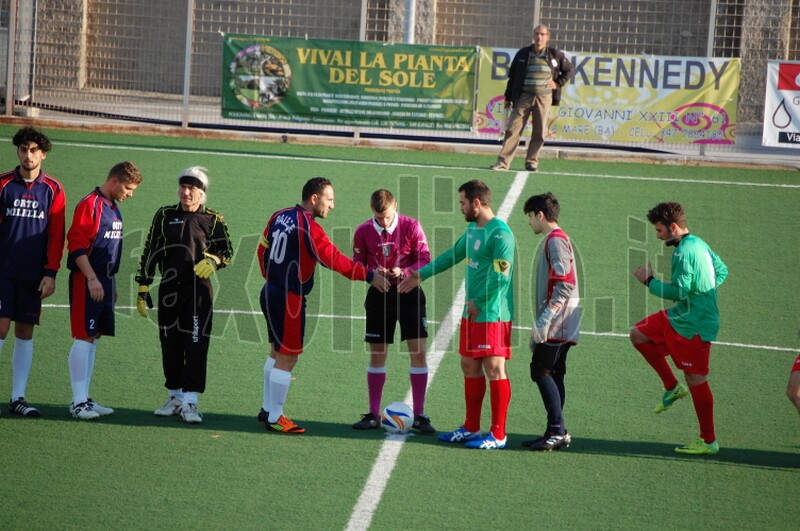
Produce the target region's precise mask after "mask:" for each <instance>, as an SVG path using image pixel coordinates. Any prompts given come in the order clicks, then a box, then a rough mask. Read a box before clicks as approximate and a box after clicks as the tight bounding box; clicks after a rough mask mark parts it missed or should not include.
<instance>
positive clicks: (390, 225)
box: [353, 189, 436, 434]
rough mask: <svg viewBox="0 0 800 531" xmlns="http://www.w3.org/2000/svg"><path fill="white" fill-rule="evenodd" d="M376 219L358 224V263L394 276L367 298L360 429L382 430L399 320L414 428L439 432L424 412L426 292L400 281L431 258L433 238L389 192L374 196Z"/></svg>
mask: <svg viewBox="0 0 800 531" xmlns="http://www.w3.org/2000/svg"><path fill="white" fill-rule="evenodd" d="M370 207H371V209H372V219H369V220H367V221H365V222H364V223H362V224H361V225H359V226H358V228H357V229H356V232H355V235H354V236H353V261H355V262H358V263H359V264H362V265H364V266H367V267H368V268H370V269H377V270H378V271H379V272H380V273H381V274H382V275H384V276H385V277H386V278H388V279H389V282H390V283H391V287H390V288H389V291H387V292H386V293H382V292H380V291H379V290H377V289H375V288H370V289H369V291H368V292H367V298H366V300H365V301H364V308H366V310H367V325H366V332H365V336H364V340H365V341H366V342H367V343H369V352H370V356H369V366H368V367H367V390H368V393H369V412H368V413H366V414H364V415H363V416H362V417H361V420H360V421H358V422H356V423H355V424H353V428H354V429H357V430H369V429H374V428H379V427H380V425H381V416H380V413H381V398H382V397H383V386H384V383H385V382H386V356H387V353H388V350H389V344H390V343H392V342H393V341H394V330H395V326H396V324H397V322H398V321H399V322H400V341H406V342H407V344H408V353H409V357H410V361H411V367H410V369H409V373H410V375H409V376H410V379H411V396H412V399H413V410H414V424H413V426H412V427H413V429H415V430H417V431H418V432H420V433H424V434H431V433H435V432H436V430H435V429H434V427H433V426H432V425H431V421H430V418H428V416H427V415H425V389H426V387H427V385H428V365H427V363H426V361H425V339H426V338H427V337H428V321H427V318H426V315H425V293H424V292H423V291H422V289H421V288H415V289H414V290H412V291H411V292H409V293H403V294H398V293H397V283H398V282H399V281H401V280H402V279H403V278H404V277H405V276H406V275H407V274H408V271H409V270H417V269H419V268H421V267H423V266H425V265H427V264H428V262H430V261H431V253H430V250H429V249H428V238H427V237H426V236H425V232H424V231H423V230H422V225H420V223H419V221H417V220H416V219H413V218H410V217H408V216H404V215H403V214H400V213H399V212H397V201H396V200H395V198H394V195H393V194H392V193H391V192H390V191H389V190H384V189H380V190H376V191H375V192H374V193H373V194H372V197H371V198H370Z"/></svg>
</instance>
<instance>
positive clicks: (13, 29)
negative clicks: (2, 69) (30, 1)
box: [6, 0, 17, 116]
mask: <svg viewBox="0 0 800 531" xmlns="http://www.w3.org/2000/svg"><path fill="white" fill-rule="evenodd" d="M9 4H10V8H9V13H8V63H7V64H6V116H11V115H12V114H13V113H14V56H15V55H16V52H17V44H16V43H17V0H11V1H10V2H9Z"/></svg>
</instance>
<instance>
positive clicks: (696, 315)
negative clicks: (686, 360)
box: [649, 234, 728, 341]
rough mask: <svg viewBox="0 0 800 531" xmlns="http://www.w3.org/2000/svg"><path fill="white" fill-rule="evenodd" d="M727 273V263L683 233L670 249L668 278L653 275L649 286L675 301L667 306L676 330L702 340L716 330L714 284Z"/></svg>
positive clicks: (705, 246) (652, 290) (700, 242)
mask: <svg viewBox="0 0 800 531" xmlns="http://www.w3.org/2000/svg"><path fill="white" fill-rule="evenodd" d="M727 276H728V268H727V266H725V263H724V262H723V261H722V259H721V258H720V257H719V256H717V255H716V254H715V253H714V251H712V250H711V248H710V247H709V246H708V244H706V242H704V241H703V240H701V239H700V238H698V237H697V236H694V235H692V234H687V235H686V236H684V237H683V238H682V239H681V242H680V243H679V244H678V246H677V247H676V248H675V251H674V252H673V253H672V278H671V281H670V282H669V283H667V282H662V281H660V280H656V279H653V280H652V281H651V282H650V286H649V290H650V293H652V294H653V295H656V296H658V297H661V298H662V299H667V300H671V301H676V302H677V304H676V305H675V306H673V307H672V308H670V309H669V310H667V317H669V322H670V324H671V325H672V328H674V329H675V331H676V332H678V333H679V334H680V335H682V336H683V337H685V338H687V339H692V338H693V337H694V336H695V335H696V334H699V335H700V339H702V340H703V341H714V340H715V339H717V332H718V331H719V309H718V308H717V287H718V286H719V285H720V284H722V282H723V281H724V280H725V278H726V277H727Z"/></svg>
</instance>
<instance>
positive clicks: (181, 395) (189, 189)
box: [136, 166, 233, 424]
mask: <svg viewBox="0 0 800 531" xmlns="http://www.w3.org/2000/svg"><path fill="white" fill-rule="evenodd" d="M206 171H207V170H206V169H205V168H202V167H200V166H192V167H190V168H186V169H185V170H183V171H182V172H181V173H180V174H179V175H178V199H180V201H179V202H178V204H177V205H169V206H164V207H161V208H159V209H158V210H157V211H156V214H155V216H154V217H153V223H152V225H151V226H150V232H149V233H148V236H147V242H146V243H145V246H144V251H143V252H142V257H141V259H140V261H139V268H138V271H137V274H136V282H137V283H138V284H139V295H138V297H137V301H136V308H137V310H138V311H139V314H140V315H141V316H142V317H145V318H146V317H147V309H146V308H145V305H147V307H149V308H152V301H151V299H150V294H149V288H150V285H151V284H152V283H153V277H154V275H155V271H156V267H157V268H158V270H159V272H160V273H161V283H160V284H159V286H158V337H159V340H160V341H161V359H162V363H163V367H164V377H165V378H166V382H165V383H164V386H165V387H166V388H167V391H168V393H169V398H168V399H167V401H166V403H165V404H164V405H163V406H162V407H161V408H159V409H157V410H156V411H155V414H156V415H157V416H161V417H169V416H173V415H178V416H180V419H181V420H182V421H184V422H186V423H188V424H199V423H201V422H202V421H203V417H202V415H201V413H200V411H198V409H197V400H198V397H199V395H200V394H201V393H202V392H203V391H205V387H206V364H207V360H208V346H209V339H210V335H211V321H212V315H213V306H212V304H213V290H212V287H211V281H210V280H209V279H210V277H211V275H212V274H213V273H214V272H215V271H216V270H217V269H219V268H221V267H225V266H226V265H228V263H229V262H230V260H231V256H232V254H233V249H232V245H231V240H230V236H229V234H228V227H227V226H226V225H225V220H224V219H223V217H222V214H220V213H219V212H216V211H214V210H211V209H210V208H207V207H206V206H205V203H206V191H207V190H208V175H207V174H206Z"/></svg>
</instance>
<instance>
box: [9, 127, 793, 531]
mask: <svg viewBox="0 0 800 531" xmlns="http://www.w3.org/2000/svg"><path fill="white" fill-rule="evenodd" d="M17 128H18V127H16V126H14V127H12V126H0V145H5V146H6V147H5V148H3V149H2V150H0V168H2V169H3V170H6V169H11V168H13V167H14V166H15V165H16V164H17V163H18V161H17V159H16V156H15V151H14V147H13V145H12V144H11V142H10V138H11V136H12V135H13V133H14V132H15V131H16V130H17ZM44 131H45V132H46V133H47V134H48V135H49V136H50V139H51V140H52V142H53V144H54V148H53V150H52V151H51V152H50V153H49V155H48V157H47V160H45V162H44V168H45V171H46V172H47V173H49V174H51V175H53V176H54V177H56V178H57V179H59V180H60V181H61V182H62V183H63V184H64V186H65V188H66V191H67V199H68V206H67V210H68V223H69V220H70V219H71V212H72V209H73V207H74V205H75V204H76V202H77V201H78V200H79V199H80V198H81V197H83V196H84V195H85V194H86V193H88V192H89V191H90V190H91V189H92V188H93V187H94V186H96V185H99V184H100V183H101V182H102V181H103V180H104V178H105V175H106V174H107V172H108V169H109V168H110V167H111V166H112V165H113V164H115V163H117V162H119V161H122V160H132V161H133V162H135V163H136V164H137V166H138V167H139V168H140V170H141V171H142V174H143V176H144V183H143V184H142V186H141V187H140V188H139V189H138V190H137V191H136V193H135V195H134V197H133V198H132V199H129V200H128V201H126V202H125V203H124V204H122V206H121V209H122V212H123V215H124V218H125V237H124V246H125V247H124V259H123V266H122V270H121V272H120V273H119V275H118V276H117V279H118V292H119V300H118V314H117V335H116V337H114V338H104V339H102V340H101V342H100V346H99V348H98V354H97V362H96V368H95V374H94V378H93V382H92V396H93V397H94V398H95V399H96V400H97V401H98V402H100V403H102V404H104V405H107V406H111V407H113V408H115V410H116V413H115V414H114V415H112V416H110V417H104V418H102V419H100V420H99V421H93V422H81V421H78V420H75V419H72V418H71V416H70V415H69V413H68V410H67V404H68V403H69V402H70V400H71V390H70V384H69V372H68V367H67V354H68V352H69V348H70V345H71V343H72V340H71V338H70V332H69V320H68V309H67V289H66V286H67V275H66V273H65V272H64V271H63V270H62V273H61V274H59V277H58V281H57V291H56V293H55V295H53V296H52V297H51V298H49V299H47V300H46V301H45V303H46V307H45V308H44V310H43V315H42V326H40V327H37V329H36V335H35V348H34V362H33V368H32V371H31V376H30V380H29V384H28V392H27V398H28V400H29V401H30V402H31V403H32V404H33V405H36V406H37V407H39V408H40V409H41V411H42V413H43V415H44V417H43V418H42V419H22V418H19V417H11V416H10V415H9V414H8V413H7V412H6V411H5V408H4V409H3V415H2V418H0V455H2V456H3V457H4V459H3V461H4V463H3V465H2V466H0V528H3V529H9V530H11V529H78V528H80V529H129V528H130V529H345V528H348V527H349V528H351V529H359V528H362V529H363V528H365V527H368V526H369V527H371V528H373V529H472V528H478V527H494V528H498V529H548V528H556V527H557V528H566V529H679V528H693V529H796V527H797V522H798V521H800V507H798V504H797V498H798V495H799V494H800V474H799V473H798V472H799V467H800V419H798V413H797V411H796V410H795V409H794V407H793V406H792V405H791V404H790V403H789V401H788V400H787V399H786V396H785V389H786V382H787V380H788V376H789V370H790V367H791V365H792V362H793V361H794V359H795V357H796V356H797V355H798V353H800V339H798V338H797V337H796V336H795V332H796V331H797V329H798V327H800V321H799V320H798V315H799V314H800V312H799V311H798V309H799V303H798V297H797V281H798V275H797V263H798V261H800V246H798V236H797V235H798V233H800V218H798V216H797V205H798V203H800V174H798V172H797V171H776V170H764V169H761V170H759V169H733V168H712V167H683V166H666V165H644V164H634V163H627V164H623V163H606V162H597V161H563V160H553V159H545V160H544V161H543V162H542V164H541V171H540V172H538V173H535V174H526V173H517V172H515V171H510V172H506V173H496V172H490V171H488V170H485V169H483V168H486V167H488V165H489V164H491V163H492V162H493V157H491V156H486V155H483V156H479V155H465V154H453V153H427V152H418V151H404V150H388V149H367V148H360V149H356V148H338V147H322V146H308V145H302V146H300V145H292V144H275V143H260V142H255V141H249V140H240V141H236V142H234V141H219V140H198V139H176V138H167V137H157V136H123V135H114V134H103V135H99V134H93V133H88V132H75V131H61V130H55V129H44ZM196 164H197V165H202V166H205V167H207V168H208V170H209V172H208V173H209V175H210V176H211V187H210V189H209V200H208V206H209V207H210V208H213V209H216V210H219V211H221V212H222V213H223V214H224V215H225V218H226V220H227V222H228V226H229V228H230V232H231V237H232V240H233V242H234V251H235V258H234V261H233V263H232V265H231V266H230V267H229V268H227V269H224V270H222V271H220V272H219V273H218V274H217V275H216V276H215V289H216V297H217V300H216V313H215V317H214V337H213V339H212V342H211V351H210V354H209V368H208V385H207V389H206V392H205V394H204V395H203V396H202V397H201V399H200V409H201V411H202V412H203V414H204V421H203V424H202V425H199V426H187V425H184V424H181V423H179V422H178V421H177V420H176V419H175V418H166V419H164V418H158V417H155V416H153V414H152V412H153V410H154V409H156V408H157V407H159V406H160V405H161V404H162V403H163V401H164V400H165V398H166V393H165V390H164V388H163V385H162V384H163V376H162V372H161V361H160V351H159V345H158V338H157V329H156V325H155V312H152V315H151V318H150V319H149V320H144V319H142V318H141V317H140V316H139V315H138V314H137V313H136V311H135V309H133V306H134V305H133V301H134V299H135V291H136V286H135V284H134V282H133V276H134V271H135V267H136V264H137V261H138V257H139V253H140V251H141V247H142V245H143V243H144V235H145V231H146V230H147V228H148V227H149V224H150V220H151V219H152V215H153V213H154V212H155V210H156V208H158V207H159V206H161V205H164V204H170V203H175V202H177V199H176V196H175V191H176V189H177V180H176V177H177V175H178V172H179V171H180V170H181V169H183V168H185V167H187V166H190V165H196ZM520 164H521V160H517V161H516V162H515V165H514V167H515V168H518V167H519V165H520ZM317 175H324V176H327V177H329V178H330V179H331V180H332V181H333V183H334V187H335V192H336V208H335V210H334V211H333V212H332V213H331V215H330V216H329V217H328V219H326V220H323V221H322V225H323V227H324V228H325V229H326V231H327V232H328V234H329V235H331V237H332V239H333V240H334V242H335V243H337V244H338V245H339V247H340V248H341V249H342V250H343V251H345V252H346V253H349V249H350V238H351V237H352V231H353V229H354V228H355V227H356V225H357V224H358V223H360V222H362V221H364V220H365V219H367V218H368V217H369V215H370V211H369V194H370V193H371V192H372V191H373V190H375V189H377V188H379V187H386V188H389V189H391V190H392V191H394V193H395V195H396V196H397V197H398V201H399V204H400V211H401V212H403V213H406V214H409V215H412V216H414V217H418V218H419V219H420V220H421V221H422V223H423V226H424V227H425V229H426V232H427V234H428V237H429V240H430V245H431V250H432V252H433V253H434V254H438V253H439V252H441V251H443V250H444V249H446V248H447V247H449V246H450V245H451V244H452V243H453V242H454V240H455V238H456V237H457V236H458V235H459V234H461V233H462V232H463V230H464V228H465V223H464V220H463V216H462V215H461V214H460V212H459V210H458V193H457V191H456V189H457V187H458V186H459V185H460V184H461V183H463V182H465V181H467V180H469V179H474V178H478V179H483V180H485V181H486V182H487V183H488V184H489V185H490V186H491V188H492V191H493V195H494V201H493V203H494V206H495V210H496V211H500V210H504V213H506V212H507V213H508V222H509V224H510V226H511V228H512V230H513V231H514V233H515V235H516V238H517V249H518V256H517V261H516V266H515V267H516V271H515V294H516V297H517V307H516V311H517V316H516V320H515V323H514V325H515V334H514V341H515V348H514V354H513V357H512V359H511V360H510V361H509V364H508V372H509V375H510V378H511V382H512V392H513V396H512V401H511V407H510V411H509V417H508V432H509V444H508V447H507V448H506V449H504V450H502V451H495V452H491V451H477V450H467V449H465V448H463V447H460V446H458V445H446V444H444V443H439V442H438V441H436V439H435V437H425V436H420V435H414V436H409V437H408V438H406V439H405V440H403V439H400V440H395V439H387V437H386V436H385V434H384V433H383V431H382V430H375V431H371V432H366V433H364V432H357V431H354V430H352V429H351V428H350V424H352V423H353V422H354V421H356V420H358V418H359V416H360V414H362V413H364V412H365V411H366V410H367V393H366V378H365V369H366V364H367V358H368V356H367V354H366V353H365V352H366V351H365V348H364V344H363V342H362V338H363V307H362V299H363V295H364V293H365V290H366V287H365V285H363V283H351V282H349V281H347V280H345V279H343V278H342V277H339V276H338V275H335V274H333V273H331V272H330V271H328V270H326V269H323V268H318V269H317V280H316V285H315V288H314V291H313V293H312V294H311V296H310V297H309V302H308V309H309V313H310V318H309V322H308V327H307V334H306V344H307V346H306V353H305V354H303V356H302V357H301V359H300V361H299V363H298V365H297V367H296V369H295V371H294V373H293V375H294V377H295V381H294V382H293V384H292V387H291V390H290V392H289V397H288V401H287V404H286V414H287V415H288V416H290V417H291V418H292V419H294V420H296V421H297V422H299V423H301V424H303V425H304V426H305V427H306V428H307V432H306V434H304V435H300V436H282V435H278V434H272V433H266V432H265V431H264V429H263V428H262V427H261V426H260V425H259V424H258V423H257V422H256V420H255V415H256V413H257V412H258V409H259V407H260V405H261V394H262V369H263V364H264V360H265V357H266V355H267V352H268V344H267V342H266V329H265V324H264V321H263V317H261V315H260V310H259V309H258V308H259V307H258V299H257V297H258V292H259V290H260V288H261V285H262V282H263V281H262V279H261V276H260V274H259V272H258V265H257V261H256V259H255V254H254V251H255V247H256V244H257V241H258V236H259V234H260V233H261V231H262V230H263V228H264V225H265V223H266V220H267V218H268V217H269V215H270V214H271V213H272V212H274V211H275V210H278V209H279V208H282V207H285V206H289V205H292V204H294V203H296V202H298V201H299V195H300V189H301V187H302V185H303V183H304V182H305V181H306V180H307V179H308V178H310V177H313V176H317ZM512 185H513V186H512ZM545 191H552V192H553V193H555V194H556V195H557V196H558V198H559V200H560V202H561V204H562V213H561V219H560V223H561V226H562V227H563V228H564V229H565V230H566V232H567V233H568V234H569V235H570V236H571V238H572V240H573V244H574V246H575V249H576V253H577V255H578V262H579V268H580V269H579V272H580V274H581V277H582V280H581V295H582V303H583V307H584V315H583V322H582V326H581V330H582V334H583V335H582V338H581V341H580V344H579V345H578V346H577V347H574V348H573V349H572V350H571V351H570V355H569V360H570V361H569V364H568V369H569V372H568V375H567V379H566V385H567V400H566V408H565V420H566V423H567V427H568V429H569V430H570V432H571V433H572V434H573V445H572V446H571V447H570V448H569V449H566V450H563V451H560V452H554V453H544V454H542V453H533V452H530V451H527V450H526V449H524V448H522V447H521V446H520V442H521V441H522V440H524V439H527V438H530V436H531V435H538V434H540V433H541V431H542V428H543V427H544V425H545V420H546V419H545V413H544V409H543V407H542V405H541V399H540V397H539V393H538V390H537V389H536V387H535V386H534V384H533V383H532V382H531V381H530V378H529V369H528V363H529V361H530V354H529V351H528V349H527V337H528V332H527V330H526V329H528V328H529V327H530V325H531V321H532V310H531V306H530V293H531V286H532V284H533V261H534V258H533V257H534V255H535V253H536V250H537V246H538V244H539V243H540V239H541V238H540V237H537V236H534V235H533V234H532V231H531V230H530V228H529V227H528V226H527V218H526V216H525V215H524V214H523V212H522V204H523V203H524V200H525V199H526V198H527V197H528V196H530V195H532V194H535V193H541V192H545ZM514 197H517V199H516V201H513V200H512V199H513V198H514ZM664 200H675V201H680V202H681V203H683V204H684V206H685V207H686V209H687V213H688V221H689V227H690V229H691V230H692V232H694V233H696V234H698V235H699V236H701V237H702V238H703V239H705V240H706V241H707V242H708V243H709V244H710V245H711V247H712V248H713V249H714V250H715V251H716V252H717V253H718V254H719V255H720V256H721V257H722V259H723V260H724V261H725V262H726V264H727V266H728V268H729V270H730V276H729V277H728V279H727V280H726V282H725V284H723V286H722V287H721V288H720V292H719V297H720V309H721V319H722V327H721V330H720V334H719V338H718V341H719V343H718V344H717V345H715V346H714V348H713V350H712V358H711V371H712V372H711V377H710V382H711V386H712V389H713V391H714V394H715V398H716V424H717V435H718V439H719V441H720V446H721V451H720V453H719V455H717V456H714V457H687V456H680V455H678V454H675V453H674V451H673V448H674V447H675V446H678V445H680V444H683V443H686V442H688V441H690V440H691V439H693V438H695V437H696V436H697V424H696V418H695V415H694V411H693V408H692V404H691V401H690V400H683V401H680V402H678V403H677V404H676V405H675V406H674V407H673V408H672V409H671V410H669V411H668V412H666V413H664V414H661V415H658V416H657V415H654V414H653V412H652V410H653V407H654V406H655V405H656V404H657V403H658V400H659V397H660V395H661V389H660V382H659V380H658V379H657V377H656V376H655V374H654V373H653V372H652V370H651V369H650V368H649V366H647V365H646V363H645V362H644V360H642V359H641V356H640V355H639V354H638V353H637V352H636V351H635V350H633V348H632V347H631V346H630V343H629V341H628V339H627V331H628V329H629V328H630V326H631V324H633V323H634V322H636V321H637V320H639V319H640V318H642V317H644V316H645V315H647V314H649V313H652V312H654V311H656V310H657V309H659V308H660V307H661V306H660V305H661V302H660V301H659V300H658V299H656V298H654V297H652V296H648V295H647V294H646V292H645V290H644V288H643V287H642V286H641V285H639V284H638V283H637V282H636V281H635V280H634V279H633V278H632V276H631V274H630V271H631V270H632V269H633V268H635V267H636V266H637V265H640V264H643V263H644V262H646V261H648V260H649V261H651V262H652V263H653V265H654V267H655V268H656V270H657V271H658V272H659V274H660V275H663V276H668V274H669V271H668V268H669V259H668V256H669V255H668V253H666V252H665V251H664V247H663V243H662V242H660V241H658V240H656V238H655V234H654V231H653V229H652V227H651V226H650V225H649V224H648V223H647V222H646V218H645V215H646V212H647V210H648V209H649V208H651V207H652V206H653V205H655V204H656V203H657V202H659V201H664ZM65 260H66V258H65ZM463 267H464V266H463V265H461V266H459V267H457V268H454V269H453V270H451V272H448V273H445V274H442V275H439V276H438V277H434V278H433V279H430V280H428V281H426V282H425V283H424V284H423V287H424V289H425V290H426V293H427V295H428V303H429V304H428V317H429V319H430V321H431V325H430V333H431V339H430V340H429V347H430V350H431V352H430V359H431V366H432V368H434V369H435V373H433V375H432V376H433V377H432V378H431V381H430V388H429V392H428V398H427V403H426V409H427V413H428V414H429V415H430V417H431V419H432V421H433V423H434V425H435V426H436V427H437V429H439V430H442V431H444V430H450V429H453V428H455V427H457V426H458V425H459V424H460V423H461V422H462V421H463V412H464V406H463V385H462V378H461V373H460V369H459V365H458V355H457V353H456V352H455V349H456V345H455V344H453V343H452V342H450V341H449V340H450V339H451V335H452V330H449V329H447V327H446V324H445V323H446V322H447V316H448V314H449V312H450V310H451V307H452V306H453V303H454V300H455V299H456V294H457V292H458V288H459V285H460V283H461V280H462V278H463ZM13 342H14V341H13V339H11V334H9V339H8V340H7V341H6V345H5V347H4V348H3V351H2V353H0V397H2V400H5V399H6V397H7V396H8V395H9V393H10V385H11V353H12V350H13ZM439 361H441V363H439ZM388 368H389V377H388V380H387V385H386V389H385V392H384V401H385V402H387V403H388V402H390V401H394V400H403V399H404V398H405V397H406V394H407V392H408V387H409V385H408V376H407V374H408V360H407V356H406V354H405V353H404V348H403V346H400V347H399V348H395V349H394V351H393V352H392V355H390V360H389V365H388ZM488 420H489V404H488V397H487V399H486V403H485V405H484V429H486V427H488ZM395 457H396V461H395ZM376 461H377V462H378V463H379V466H378V467H377V468H375V464H376Z"/></svg>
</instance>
